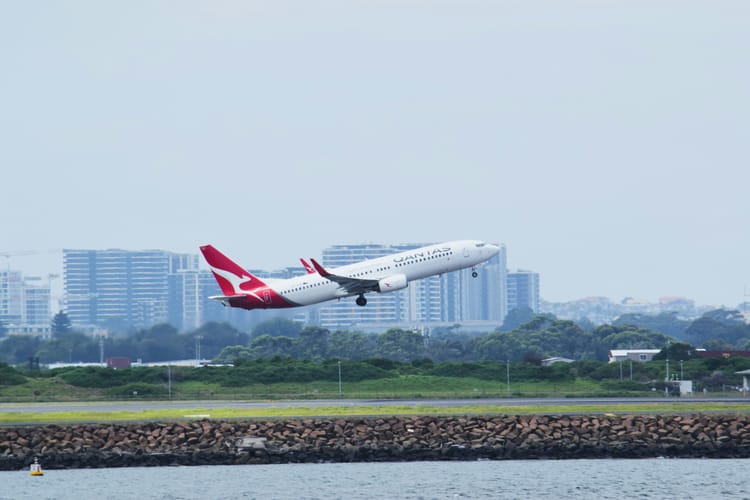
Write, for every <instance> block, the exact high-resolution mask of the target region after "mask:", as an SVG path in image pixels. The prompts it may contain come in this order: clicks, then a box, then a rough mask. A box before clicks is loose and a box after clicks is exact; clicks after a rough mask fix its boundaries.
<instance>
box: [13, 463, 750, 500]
mask: <svg viewBox="0 0 750 500" xmlns="http://www.w3.org/2000/svg"><path fill="white" fill-rule="evenodd" d="M749 465H750V461H748V460H729V459H728V460H714V459H695V460H693V459H642V460H527V461H491V462H490V461H487V462H408V463H355V464H289V465H235V466H201V467H155V468H123V469H76V470H48V471H45V475H44V477H30V476H29V473H28V471H18V472H0V499H3V500H5V499H13V500H19V499H34V500H44V499H56V500H57V499H63V500H64V499H76V500H85V499H88V498H106V499H108V500H117V499H138V500H147V499H192V498H200V499H237V498H247V499H263V500H268V499H326V500H333V499H347V500H348V499H372V498H386V499H391V498H393V499H396V498H398V499H401V498H404V499H433V498H434V499H451V498H459V499H460V498H470V499H482V498H488V499H489V498H492V499H515V498H518V499H528V498H543V497H546V498H556V499H557V498H575V499H577V500H583V499H606V498H612V499H615V498H616V499H620V498H643V499H651V498H652V499H669V498H675V499H692V498H694V499H701V500H707V499H714V498H716V499H718V498H721V499H740V498H744V499H750V474H748V466H749Z"/></svg>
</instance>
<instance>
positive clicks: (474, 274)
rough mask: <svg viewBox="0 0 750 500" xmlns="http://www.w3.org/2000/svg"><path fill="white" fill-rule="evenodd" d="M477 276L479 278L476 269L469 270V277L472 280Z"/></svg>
mask: <svg viewBox="0 0 750 500" xmlns="http://www.w3.org/2000/svg"><path fill="white" fill-rule="evenodd" d="M477 276H479V273H478V272H477V268H476V267H472V268H471V277H472V278H476V277H477Z"/></svg>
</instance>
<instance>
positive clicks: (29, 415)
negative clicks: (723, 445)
mask: <svg viewBox="0 0 750 500" xmlns="http://www.w3.org/2000/svg"><path fill="white" fill-rule="evenodd" d="M650 413H661V414H677V413H727V414H746V413H750V405H748V404H744V403H713V402H711V403H700V402H696V403H666V402H665V403H622V404H590V405H589V404H584V405H529V406H525V405H524V406H513V405H508V406H503V405H481V404H480V405H467V406H451V407H445V406H428V405H425V406H422V405H413V406H411V405H397V406H380V405H363V406H324V407H305V406H295V407H291V406H269V407H265V408H232V407H223V408H201V407H200V406H196V407H195V408H188V409H184V408H183V409H172V408H170V409H163V410H143V411H132V410H124V411H95V410H80V411H65V412H45V413H41V412H39V413H35V412H3V413H0V425H2V424H48V423H75V422H80V423H82V422H102V423H106V422H129V421H185V420H195V419H203V418H208V419H211V420H223V419H260V418H305V417H308V418H314V417H350V416H394V415H402V416H403V415H534V414H537V415H544V414H547V415H549V414H556V415H560V414H589V415H595V414H615V415H617V414H650Z"/></svg>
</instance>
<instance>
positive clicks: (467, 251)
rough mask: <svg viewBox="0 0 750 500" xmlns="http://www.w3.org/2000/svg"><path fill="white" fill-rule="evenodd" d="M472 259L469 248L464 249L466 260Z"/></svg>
mask: <svg viewBox="0 0 750 500" xmlns="http://www.w3.org/2000/svg"><path fill="white" fill-rule="evenodd" d="M469 257H471V252H469V247H464V258H469Z"/></svg>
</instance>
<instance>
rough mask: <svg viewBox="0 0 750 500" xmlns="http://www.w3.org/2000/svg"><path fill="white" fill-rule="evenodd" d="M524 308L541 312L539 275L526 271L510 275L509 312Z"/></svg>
mask: <svg viewBox="0 0 750 500" xmlns="http://www.w3.org/2000/svg"><path fill="white" fill-rule="evenodd" d="M524 307H528V308H530V309H531V310H532V311H534V312H535V313H538V312H539V274H538V273H535V272H532V271H524V270H518V271H516V272H514V273H508V310H509V311H510V310H512V309H520V308H524Z"/></svg>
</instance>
